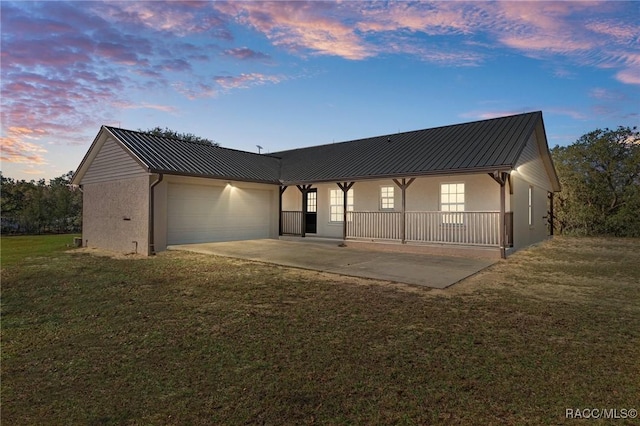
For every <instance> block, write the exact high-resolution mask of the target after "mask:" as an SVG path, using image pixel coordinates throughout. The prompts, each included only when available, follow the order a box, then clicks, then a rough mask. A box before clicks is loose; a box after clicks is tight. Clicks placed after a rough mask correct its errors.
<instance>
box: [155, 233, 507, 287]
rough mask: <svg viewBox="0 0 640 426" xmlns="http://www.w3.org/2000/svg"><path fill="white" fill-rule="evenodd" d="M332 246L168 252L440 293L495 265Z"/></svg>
mask: <svg viewBox="0 0 640 426" xmlns="http://www.w3.org/2000/svg"><path fill="white" fill-rule="evenodd" d="M339 242H340V241H338V242H334V241H331V242H317V241H314V242H297V241H284V240H271V239H265V240H250V241H231V242H223V243H200V244H182V245H173V246H169V247H167V249H168V250H186V251H191V252H196V253H206V254H214V255H217V256H226V257H234V258H240V259H248V260H255V261H259V262H266V263H274V264H276V265H283V266H292V267H295V268H303V269H311V270H317V271H323V272H331V273H335V274H341V275H349V276H355V277H364V278H373V279H378V280H386V281H395V282H400V283H406V284H416V285H423V286H427V287H433V288H440V289H441V288H446V287H449V286H450V285H453V284H455V283H457V282H458V281H460V280H462V279H464V278H466V277H468V276H470V275H473V274H475V273H476V272H479V271H481V270H483V269H485V268H486V267H488V266H490V265H492V264H494V263H496V260H490V259H475V258H463V257H445V256H433V255H428V254H416V253H399V252H381V251H375V250H368V249H362V248H355V247H338V243H339Z"/></svg>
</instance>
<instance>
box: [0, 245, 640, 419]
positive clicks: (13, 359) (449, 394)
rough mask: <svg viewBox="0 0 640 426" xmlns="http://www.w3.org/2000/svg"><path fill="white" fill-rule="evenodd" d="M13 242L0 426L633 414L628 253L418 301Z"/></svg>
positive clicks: (475, 283) (636, 335)
mask: <svg viewBox="0 0 640 426" xmlns="http://www.w3.org/2000/svg"><path fill="white" fill-rule="evenodd" d="M21 238H23V237H11V238H7V239H4V238H3V239H2V246H3V247H2V389H1V397H2V422H3V424H7V425H22V424H24V425H27V424H28V425H31V424H90V425H110V424H176V425H182V424H203V425H205V424H206V425H209V424H246V423H249V424H256V423H258V424H313V423H318V424H514V425H521V424H536V425H537V424H562V423H573V422H575V421H574V420H567V419H565V412H566V409H568V408H574V409H575V408H580V409H584V408H598V409H602V408H612V409H618V410H621V409H632V408H633V409H640V240H637V239H635V240H634V239H586V238H556V239H554V240H553V241H550V242H547V243H545V244H542V245H540V246H538V247H535V248H533V249H530V250H527V251H522V252H520V253H516V254H515V255H513V256H511V257H510V258H509V259H508V260H506V261H502V262H500V263H498V264H496V265H494V266H492V267H491V268H489V269H488V270H486V271H484V272H481V273H480V274H477V275H475V276H473V277H471V278H469V279H467V280H465V281H463V282H462V283H460V284H458V285H456V286H454V287H452V288H450V289H448V290H431V291H430V290H428V289H423V288H417V287H410V286H405V285H397V284H389V283H384V282H376V281H370V280H364V279H354V278H345V277H339V276H335V275H329V274H323V273H317V272H309V271H302V270H296V269H289V268H285V267H279V266H270V265H265V264H260V263H253V262H249V261H240V260H233V259H227V258H219V257H213V256H206V255H198V254H192V253H180V252H165V253H161V254H160V255H158V256H155V257H152V258H137V257H124V256H121V257H119V258H113V257H108V256H98V255H95V254H89V253H87V252H86V250H85V249H79V250H78V249H76V250H66V248H65V244H71V242H72V237H71V236H67V237H65V239H64V240H61V241H60V242H62V241H64V243H62V245H60V244H58V242H55V243H54V242H53V241H52V240H48V239H49V238H50V237H39V238H35V239H33V240H28V239H27V238H31V237H25V239H24V240H22V239H21ZM40 238H41V239H40ZM56 238H57V237H56ZM39 241H42V246H39V244H40V243H39ZM25 246H28V247H29V248H30V249H29V250H23V247H25ZM45 246H46V247H47V248H46V249H45V248H44V247H45ZM40 247H43V248H42V249H40ZM632 421H634V420H632V419H621V420H617V421H616V424H631V423H632ZM635 421H637V419H635ZM600 422H602V424H604V423H608V422H610V420H608V421H604V420H601V421H590V422H589V424H600Z"/></svg>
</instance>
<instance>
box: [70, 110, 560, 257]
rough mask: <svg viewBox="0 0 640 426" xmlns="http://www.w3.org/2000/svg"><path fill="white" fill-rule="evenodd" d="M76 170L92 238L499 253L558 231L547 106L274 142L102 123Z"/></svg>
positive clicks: (152, 246) (135, 243) (126, 246)
mask: <svg viewBox="0 0 640 426" xmlns="http://www.w3.org/2000/svg"><path fill="white" fill-rule="evenodd" d="M73 183H74V184H76V185H80V186H81V187H82V190H83V192H84V203H83V204H84V207H83V209H84V210H83V232H82V238H83V244H84V245H85V246H89V247H100V248H104V249H109V250H114V251H121V252H137V253H142V254H146V255H148V254H152V253H154V252H158V251H162V250H164V249H165V248H166V247H167V246H168V245H174V244H187V243H198V242H215V241H231V240H247V239H259V238H278V237H279V236H282V235H298V236H311V235H313V236H317V237H327V238H336V239H340V240H350V241H354V242H356V241H369V242H388V243H393V244H397V245H399V246H401V245H402V244H404V246H401V247H407V246H418V245H419V246H422V247H432V248H435V249H436V250H437V251H439V252H443V251H449V252H455V251H456V250H458V251H461V252H463V253H464V252H465V251H464V250H465V249H466V250H468V249H470V248H474V249H475V250H476V251H475V252H474V253H477V252H482V253H484V254H487V253H488V254H489V255H490V256H502V257H505V256H506V255H507V254H508V253H509V252H511V251H513V250H516V249H519V248H522V247H525V246H528V245H530V244H533V243H536V242H539V241H542V240H544V239H546V238H547V237H548V235H549V234H552V232H553V231H552V228H550V227H549V226H548V223H549V217H550V216H552V214H553V212H552V207H551V206H552V204H551V200H552V197H553V193H554V192H557V191H559V190H560V184H559V181H558V177H557V175H556V172H555V169H554V166H553V162H552V160H551V156H550V153H549V149H548V145H547V139H546V134H545V129H544V123H543V119H542V113H541V112H539V111H538V112H531V113H526V114H520V115H514V116H509V117H502V118H495V119H490V120H483V121H476V122H471V123H463V124H456V125H451V126H445V127H438V128H432V129H425V130H418V131H411V132H404V133H397V134H390V135H384V136H376V137H372V138H366V139H359V140H354V141H348V142H341V143H333V144H327V145H321V146H313V147H308V148H300V149H293V150H289V151H282V152H276V153H272V154H268V155H267V154H262V155H260V154H255V153H250V152H244V151H238V150H233V149H228V148H222V147H217V146H212V145H208V144H202V143H194V142H187V141H181V140H175V139H170V138H165V137H159V136H154V135H151V134H146V133H140V132H135V131H130V130H124V129H119V128H115V127H109V126H102V128H101V129H100V131H99V133H98V135H97V136H96V138H95V140H94V141H93V144H92V145H91V147H90V148H89V151H88V152H87V154H86V155H85V157H84V159H83V160H82V163H81V164H80V166H79V167H78V170H77V171H76V173H75V175H74V177H73Z"/></svg>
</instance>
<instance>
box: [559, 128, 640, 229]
mask: <svg viewBox="0 0 640 426" xmlns="http://www.w3.org/2000/svg"><path fill="white" fill-rule="evenodd" d="M551 155H552V158H553V161H554V164H555V167H556V170H557V172H558V177H559V178H560V184H561V185H562V191H561V192H560V193H557V194H555V195H554V215H555V218H554V226H555V229H556V230H558V231H559V232H560V233H563V234H573V235H592V236H596V235H606V236H617V237H640V133H639V132H638V131H637V129H636V128H635V127H633V128H629V127H622V126H620V127H618V128H617V129H615V130H612V129H596V130H594V131H592V132H589V133H587V134H585V135H583V136H582V137H580V138H579V139H578V140H577V141H576V142H575V143H573V144H572V145H569V146H565V147H559V146H558V147H555V148H554V149H552V150H551Z"/></svg>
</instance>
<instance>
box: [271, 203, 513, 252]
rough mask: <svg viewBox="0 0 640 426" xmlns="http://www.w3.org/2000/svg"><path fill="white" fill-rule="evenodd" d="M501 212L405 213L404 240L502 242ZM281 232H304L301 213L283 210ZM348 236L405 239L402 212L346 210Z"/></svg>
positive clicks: (508, 224)
mask: <svg viewBox="0 0 640 426" xmlns="http://www.w3.org/2000/svg"><path fill="white" fill-rule="evenodd" d="M499 229H500V212H440V211H431V212H426V211H421V212H406V213H405V240H406V241H410V242H419V243H441V244H466V245H477V246H496V247H498V246H499V245H500V235H499ZM282 234H285V235H286V234H289V235H301V234H302V212H301V211H283V212H282ZM347 238H359V239H370V240H396V241H400V240H402V213H401V212H352V211H350V212H347ZM505 245H506V246H507V247H509V246H512V245H513V213H512V212H506V213H505Z"/></svg>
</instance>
